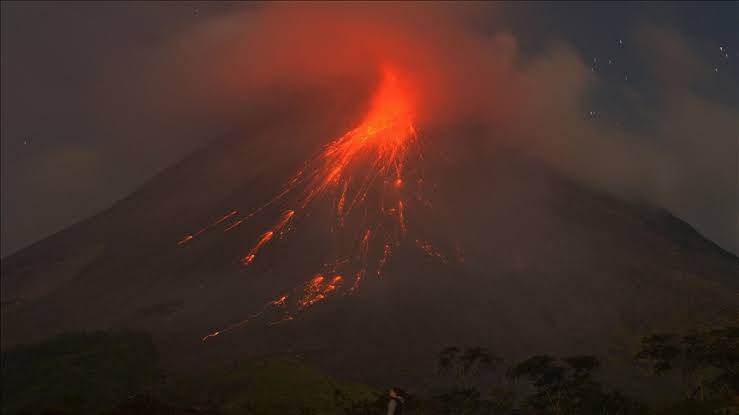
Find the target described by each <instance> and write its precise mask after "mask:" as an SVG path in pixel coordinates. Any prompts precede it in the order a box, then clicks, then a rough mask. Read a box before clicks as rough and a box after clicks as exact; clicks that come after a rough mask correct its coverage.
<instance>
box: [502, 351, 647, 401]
mask: <svg viewBox="0 0 739 415" xmlns="http://www.w3.org/2000/svg"><path fill="white" fill-rule="evenodd" d="M599 366H600V362H599V361H598V359H597V358H595V357H594V356H587V355H581V356H572V357H566V358H562V359H556V358H554V357H552V356H547V355H538V356H533V357H531V358H529V359H526V360H524V361H523V362H521V363H519V364H517V365H515V366H513V367H512V368H510V369H509V370H508V372H507V376H508V377H509V378H510V379H512V380H517V379H524V380H527V381H528V382H530V383H531V384H532V386H533V387H534V390H535V392H534V393H533V394H532V395H530V396H528V397H527V398H526V401H525V403H526V405H527V406H528V407H530V408H532V409H534V410H536V411H537V413H541V414H556V415H560V414H630V413H639V412H641V411H642V410H643V409H644V408H643V407H642V405H638V404H636V403H635V402H633V401H631V400H629V399H627V398H626V397H624V396H623V395H621V394H620V393H618V392H615V391H607V390H605V389H604V388H603V387H602V386H601V385H600V384H599V383H597V382H596V381H595V380H594V379H593V372H594V371H595V370H596V369H598V367H599Z"/></svg>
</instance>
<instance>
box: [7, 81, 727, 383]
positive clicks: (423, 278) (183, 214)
mask: <svg viewBox="0 0 739 415" xmlns="http://www.w3.org/2000/svg"><path fill="white" fill-rule="evenodd" d="M390 95H393V91H392V90H391V91H390ZM391 101H392V102H393V103H397V99H395V98H394V97H392V99H391ZM401 107H402V105H401ZM375 112H376V113H377V111H375ZM399 113H400V114H401V116H402V117H406V116H408V115H407V112H406V111H405V109H402V110H401V111H399ZM379 114H380V119H384V118H383V117H384V116H385V115H386V114H385V113H384V112H383V111H379ZM393 114H395V113H393ZM394 116H395V115H393V117H394ZM393 117H390V118H393ZM376 119H377V118H371V117H370V118H369V121H373V120H376ZM393 119H394V118H393ZM367 120H368V119H365V121H364V122H360V124H359V127H358V128H360V129H361V128H364V127H367V128H368V129H367V130H366V131H370V130H371V131H384V129H383V128H385V127H382V126H380V127H379V128H375V127H377V125H375V124H372V123H371V122H369V121H367ZM271 121H272V120H265V122H263V123H262V124H261V125H259V126H253V127H251V128H250V129H249V130H248V131H249V132H248V133H246V134H238V136H234V137H225V138H220V139H217V140H214V141H213V142H212V144H210V145H209V146H207V147H206V148H203V149H201V150H200V151H198V152H196V153H194V154H192V155H191V156H190V157H188V158H186V159H185V160H183V161H181V162H180V163H178V164H176V165H174V166H172V167H170V168H168V169H167V170H165V171H163V172H161V173H160V174H159V175H157V176H156V177H154V178H153V179H151V180H150V181H149V182H148V183H146V184H145V185H144V186H143V187H141V188H140V189H139V190H137V191H136V192H134V193H133V194H131V195H130V196H129V197H127V198H125V199H123V200H121V201H119V202H118V203H116V204H115V205H114V206H112V207H111V208H109V209H108V210H106V211H104V212H102V213H100V214H98V215H96V216H94V217H92V218H90V219H88V220H85V221H83V222H81V223H78V224H76V225H74V226H72V227H70V228H68V229H66V230H64V231H62V232H60V233H58V234H56V235H53V236H51V237H49V238H47V239H45V240H43V241H41V242H39V243H36V244H35V245H33V246H31V247H29V248H26V249H24V250H22V251H20V252H18V253H16V254H14V255H12V256H10V257H8V258H6V259H4V260H3V261H2V346H3V349H7V348H9V347H12V346H14V345H17V344H21V343H27V342H33V341H39V340H42V339H44V338H46V337H48V336H51V335H53V334H56V333H59V332H63V331H68V330H90V329H107V328H111V327H113V328H116V327H127V328H137V329H143V330H147V331H149V332H151V333H152V334H153V336H154V339H155V341H156V342H157V344H158V346H159V347H160V350H161V351H162V355H163V358H164V363H165V364H166V365H167V367H169V368H171V369H172V370H181V371H187V370H190V369H192V368H195V367H202V366H213V365H218V364H221V363H224V362H228V361H231V360H232V359H238V358H241V357H247V356H260V355H266V354H293V355H301V356H304V357H305V358H307V359H309V360H311V361H314V362H316V363H317V364H319V365H321V366H322V367H324V368H327V369H328V370H331V371H334V372H337V373H340V374H343V375H347V376H351V377H354V378H359V379H363V380H369V381H373V382H397V381H405V382H418V381H422V380H423V379H425V378H426V377H427V376H430V375H431V374H432V373H433V371H434V369H435V366H434V365H435V356H436V353H438V351H439V350H440V349H442V348H443V347H445V346H448V345H461V346H466V345H469V346H476V345H479V346H483V347H487V348H488V349H490V350H492V351H494V352H495V353H496V354H499V355H501V356H503V357H505V358H506V359H510V360H515V359H517V358H523V357H527V356H529V355H532V354H535V353H549V354H554V355H573V354H578V353H587V354H595V355H598V356H609V357H627V356H629V355H630V354H632V353H633V347H634V345H635V344H636V342H637V341H638V338H639V336H641V335H644V334H647V333H649V332H651V331H654V330H661V329H674V328H681V327H686V326H694V325H699V324H711V323H716V322H721V321H725V320H726V319H733V318H735V317H736V315H737V311H739V302H738V301H737V297H736V293H737V290H739V279H737V275H739V260H738V259H737V257H735V256H734V255H732V254H730V253H727V252H725V251H723V250H722V249H721V248H719V247H718V246H717V245H715V244H713V243H712V242H710V241H708V240H706V239H705V238H703V237H702V236H701V235H699V234H698V233H697V232H695V231H694V230H693V229H692V228H691V227H690V226H689V225H687V224H686V223H684V222H683V221H681V220H679V219H677V218H675V217H673V216H672V215H670V214H669V213H668V212H667V211H665V210H662V209H660V208H657V207H654V206H650V205H648V204H645V203H639V202H634V201H629V200H626V199H623V198H619V197H617V196H613V195H611V194H608V193H605V192H602V191H598V190H596V189H593V188H590V187H587V186H584V185H581V184H579V182H577V181H574V180H571V179H569V178H567V177H566V176H563V175H561V174H559V173H558V172H557V171H556V170H553V169H551V168H549V167H547V166H546V165H543V164H541V163H539V162H537V161H536V160H533V159H531V158H529V157H527V156H525V155H524V154H522V153H521V152H519V151H516V150H515V149H512V148H507V149H506V148H495V150H494V151H493V150H491V149H489V148H487V147H485V145H484V144H483V142H484V141H485V140H484V137H481V134H483V133H480V132H479V131H477V130H475V128H462V129H460V128H455V129H449V130H434V131H418V132H416V131H415V130H414V129H413V127H412V123H411V122H410V121H408V120H406V119H405V118H403V123H402V124H401V125H400V127H398V126H397V125H396V124H392V126H391V127H390V130H391V131H390V133H389V134H390V138H386V140H390V141H391V142H393V143H395V144H393V145H392V146H386V142H385V141H383V143H381V144H379V145H378V147H373V148H375V150H374V151H376V153H374V154H379V155H380V156H378V157H377V158H376V159H375V162H373V161H372V160H370V161H366V160H365V161H364V162H362V163H363V164H362V165H361V166H360V167H357V168H358V169H360V170H361V169H372V168H377V165H378V164H379V165H380V168H381V169H384V170H382V171H383V173H382V174H381V175H379V176H378V178H377V179H376V180H374V181H373V182H372V183H375V184H372V185H369V184H366V183H365V182H362V181H360V182H359V184H356V183H355V182H351V181H350V177H351V175H348V174H346V173H345V172H344V171H343V170H341V169H343V168H344V167H346V166H349V165H350V164H351V163H354V162H355V161H354V158H352V157H353V155H352V154H354V152H359V151H365V150H359V149H358V147H354V146H359V145H361V146H364V145H365V144H363V143H364V141H362V144H357V142H352V143H351V144H346V143H348V141H346V140H348V139H351V140H355V139H357V137H359V139H360V140H365V138H362V137H364V136H363V134H365V133H364V132H362V131H365V130H361V131H359V130H357V129H354V130H352V128H353V127H351V126H352V125H353V124H352V123H351V122H350V123H347V124H346V125H343V124H342V125H340V126H339V125H337V123H331V122H321V121H316V120H314V119H311V117H310V116H307V115H306V116H303V117H302V118H301V117H300V116H292V117H291V118H289V119H288V120H287V121H285V120H281V122H271ZM368 122H369V124H368ZM370 124H371V125H370ZM368 125H369V127H368ZM347 126H349V128H348V129H347V128H346V127H347ZM409 126H410V127H409ZM347 130H349V131H350V133H349V135H346V134H345V133H344V131H347ZM396 130H397V131H396ZM351 131H354V132H353V133H351ZM358 131H359V132H358ZM398 131H400V132H398ZM342 134H344V135H342ZM367 134H369V133H367ZM373 134H374V133H373ZM416 134H417V135H418V138H417V139H418V140H419V141H421V140H423V141H424V143H425V144H424V146H425V147H426V150H428V151H425V152H424V153H423V154H424V155H423V162H424V164H423V168H421V167H418V166H417V165H413V166H411V165H410V164H409V165H407V166H406V165H404V162H403V160H405V158H400V156H399V155H398V154H396V153H394V151H395V150H396V149H397V148H398V147H396V145H400V147H401V148H402V149H403V154H407V151H408V150H407V148H406V142H410V141H413V140H416ZM330 137H339V139H337V140H336V141H333V142H331V141H330V140H329V141H327V138H330ZM346 137H349V138H348V139H347V138H346ZM367 137H369V135H368V136H367ZM408 137H410V138H408ZM406 138H407V139H408V140H409V141H405V140H406ZM342 140H344V141H342ZM393 140H394V141H393ZM332 143H334V144H332ZM336 143H338V144H336ZM342 143H344V144H346V145H344V144H342ZM399 143H400V144H399ZM337 145H338V147H337ZM332 146H333V147H332ZM362 148H363V147H362ZM321 149H324V150H321ZM332 149H333V150H332ZM337 152H338V153H341V154H339V155H336V154H337ZM316 153H317V154H318V156H315V157H316V158H310V157H306V154H309V155H310V154H316ZM311 157H313V156H311ZM306 159H307V160H309V161H308V162H307V163H306ZM418 159H420V157H418ZM310 160H318V161H313V162H311V161H310ZM377 160H380V162H377ZM311 166H315V170H310V169H311ZM336 166H338V170H337V169H336V168H334V167H336ZM414 166H415V167H414ZM296 171H297V172H301V171H314V173H313V174H312V175H307V176H302V177H303V179H301V178H298V179H296V177H299V176H295V172H296ZM421 171H422V174H421ZM305 177H307V178H305ZM301 180H302V183H305V189H306V190H305V191H298V190H296V191H295V192H293V193H295V194H296V196H294V198H293V199H291V197H292V196H290V195H291V194H293V193H291V192H292V191H293V189H294V188H295V186H296V183H298V182H300V181H301ZM286 183H287V185H286ZM353 186H354V187H353ZM373 186H374V187H373ZM411 187H412V188H413V191H412V192H410V191H409V193H407V194H405V193H404V195H405V196H406V197H407V198H406V199H403V198H399V197H398V196H393V194H394V193H393V194H390V195H388V194H389V193H391V192H397V191H400V190H404V189H407V188H411ZM421 188H422V189H423V196H418V194H419V193H418V190H419V189H421ZM280 189H283V190H280ZM326 189H333V190H334V191H333V192H328V191H327V190H326ZM347 189H349V190H347ZM357 189H359V190H357ZM372 189H385V190H386V191H387V192H388V193H385V192H384V191H385V190H383V191H380V190H378V191H377V192H375V191H373V190H372ZM347 192H348V194H349V196H348V197H347ZM324 194H327V196H326V197H323V196H321V195H324ZM301 195H302V196H301ZM352 195H353V196H352ZM349 199H351V200H354V202H348V201H347V200H349ZM388 200H390V202H388ZM404 200H405V201H406V204H403V201H404ZM362 201H365V202H366V204H367V206H371V207H369V208H368V207H362V206H363V205H361V203H360V202H362ZM386 202H387V204H385V203H386ZM411 202H413V203H411ZM351 204H354V205H357V204H359V205H360V207H359V208H357V209H355V210H354V212H355V213H356V218H355V217H354V216H351V215H349V214H347V213H346V212H347V210H346V209H347V206H349V205H351ZM378 206H379V207H378ZM404 206H405V207H404ZM404 209H406V210H405V211H404ZM376 211H377V212H381V215H379V216H377V217H372V216H371V215H372V214H373V213H372V212H376ZM332 212H333V213H332ZM368 212H369V213H368ZM368 216H369V217H370V218H369V219H367V217H368ZM368 223H370V225H371V226H370V227H367V226H366V225H367V224H368ZM378 234H379V235H382V236H381V237H377V236H375V235H378ZM355 288H356V289H355ZM288 305H289V306H288ZM616 360H617V359H616Z"/></svg>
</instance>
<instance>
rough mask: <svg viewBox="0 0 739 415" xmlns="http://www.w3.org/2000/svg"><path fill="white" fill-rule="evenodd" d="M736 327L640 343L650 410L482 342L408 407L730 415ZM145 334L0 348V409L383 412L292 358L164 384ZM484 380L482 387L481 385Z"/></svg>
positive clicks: (735, 390)
mask: <svg viewBox="0 0 739 415" xmlns="http://www.w3.org/2000/svg"><path fill="white" fill-rule="evenodd" d="M738 351H739V330H738V329H737V328H736V327H728V328H717V329H710V330H702V331H694V332H690V333H686V334H682V335H678V334H669V333H663V334H654V335H650V336H646V337H644V338H643V339H642V342H641V348H640V350H639V351H638V353H637V354H636V356H635V361H636V362H637V363H638V364H640V365H641V366H642V367H644V369H646V370H647V371H648V372H649V373H652V374H654V375H655V376H671V377H674V378H675V379H677V380H680V381H681V382H682V384H683V385H684V389H685V393H684V396H683V398H682V399H681V400H676V401H674V402H672V403H670V404H669V405H668V406H666V407H661V408H649V407H648V406H646V405H644V404H642V403H639V402H636V401H634V400H633V399H630V398H628V397H626V396H625V395H623V394H622V393H620V392H619V391H617V390H614V389H612V388H609V387H607V386H604V385H601V384H600V383H599V382H598V381H597V380H596V379H597V376H596V374H597V372H598V370H599V369H600V361H599V360H598V359H597V358H596V357H595V356H588V355H581V356H570V357H563V358H556V357H553V356H548V355H537V356H532V357H530V358H528V359H525V360H523V361H521V362H517V363H514V364H511V365H504V362H503V359H502V358H500V357H497V356H495V355H494V354H493V353H491V352H490V351H488V350H486V349H484V348H482V347H469V348H459V347H456V346H450V347H447V348H445V349H443V350H441V351H440V353H439V355H438V362H437V363H438V376H439V380H440V384H443V385H444V386H443V388H442V389H440V390H437V391H436V392H435V393H431V394H429V395H427V396H420V395H419V396H412V397H409V399H408V401H407V404H406V408H405V411H404V413H406V414H430V415H437V414H438V415H443V414H458V415H465V414H470V415H472V414H476V415H477V414H480V415H482V414H491V415H494V414H510V413H515V412H513V411H514V410H517V411H518V410H520V412H518V413H521V414H532V415H533V414H536V415H581V414H582V415H585V414H588V415H589V414H597V415H637V414H639V415H642V414H644V415H667V414H678V415H679V414H711V415H728V414H736V413H738V412H739V402H737V396H739V387H738V386H739V382H737V373H738V371H737V369H738V367H737V366H738V365H739V355H737V353H738ZM163 379H164V378H163V377H162V376H161V375H160V370H159V369H158V366H157V355H156V350H155V349H154V346H153V344H152V342H151V339H150V338H149V336H148V335H146V334H143V333H136V332H94V333H71V334H64V335H61V336H57V337H54V338H52V339H50V340H48V341H46V342H43V343H40V344H36V345H30V346H23V347H19V348H17V349H15V350H12V351H9V352H7V353H3V355H2V390H3V401H2V402H3V403H2V412H3V414H40V413H44V414H47V415H50V414H65V413H69V414H86V413H89V414H93V413H94V414H102V415H128V414H157V415H159V414H161V415H165V414H166V415H179V414H183V415H184V414H190V415H198V414H200V415H216V414H260V415H261V414H264V415H271V414H287V415H290V414H295V415H303V414H349V415H365V414H367V415H368V414H381V413H384V410H385V409H384V408H385V406H386V404H387V397H386V396H385V394H384V391H382V390H380V389H378V388H374V387H371V386H368V385H362V384H357V383H351V382H343V381H339V380H336V379H334V378H332V377H330V376H328V375H326V374H324V373H322V372H321V371H319V370H317V369H315V368H313V367H310V366H308V365H306V364H305V363H304V362H302V361H300V360H297V359H294V358H269V359H253V360H246V361H241V362H234V364H232V365H231V366H230V367H228V368H216V369H211V370H207V371H204V372H202V373H198V374H192V375H189V376H186V377H178V378H173V379H168V380H167V381H166V382H164V381H163ZM485 385H488V386H487V387H486V386H485Z"/></svg>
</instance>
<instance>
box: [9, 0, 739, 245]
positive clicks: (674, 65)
mask: <svg viewBox="0 0 739 415" xmlns="http://www.w3.org/2000/svg"><path fill="white" fill-rule="evenodd" d="M259 7H262V6H260V5H254V4H247V5H244V4H237V3H225V4H218V3H211V2H208V3H202V4H200V3H184V4H183V3H166V4H151V3H146V4H144V3H130V4H126V3H108V2H104V3H103V2H101V3H57V4H46V3H33V4H27V3H14V2H3V3H2V252H1V254H2V256H6V255H8V254H11V253H13V252H15V251H17V250H19V249H21V248H23V247H25V246H28V245H29V244H32V243H33V242H35V241H38V240H40V239H42V238H44V237H46V236H48V235H50V234H53V233H55V232H57V231H59V230H62V229H64V228H66V227H68V226H70V225H71V224H73V223H75V222H78V221H80V220H83V219H85V218H87V217H89V216H91V215H93V214H95V213H97V212H100V211H101V210H103V209H105V208H107V207H109V206H110V205H112V204H113V203H114V202H115V201H117V200H119V199H121V198H123V197H125V196H126V195H128V194H130V193H131V192H132V191H134V190H135V189H136V188H138V187H139V186H140V185H141V184H142V183H144V182H145V181H146V180H147V179H149V178H151V177H152V176H154V175H155V174H157V173H158V172H160V171H162V170H163V169H165V168H166V167H168V166H170V165H172V164H173V163H175V162H176V161H178V160H180V159H182V158H183V157H185V156H186V155H188V154H190V153H191V152H192V151H194V150H195V149H197V148H199V147H201V146H204V145H206V144H208V143H209V142H210V141H211V140H213V139H214V138H216V137H218V136H219V135H220V134H223V133H225V132H227V131H229V130H230V128H231V126H230V125H228V123H225V122H220V120H221V118H219V117H213V116H212V111H209V110H206V109H200V108H198V106H197V105H185V104H182V105H179V104H171V105H170V104H167V103H168V102H180V101H187V94H188V92H189V89H188V88H189V87H190V86H191V85H188V84H181V85H184V87H171V86H160V85H159V84H158V83H156V82H151V81H150V80H149V78H147V76H148V74H149V73H150V72H152V68H161V67H162V66H161V63H160V62H159V61H157V63H154V62H153V60H152V59H153V58H152V55H153V54H152V50H157V51H162V50H165V51H166V52H167V53H166V58H163V59H164V60H165V61H166V65H171V67H173V68H174V67H177V68H179V69H180V70H182V68H187V65H188V64H189V63H190V62H191V61H190V60H188V59H186V58H185V56H189V55H188V54H187V53H186V52H185V51H186V50H187V48H188V47H189V45H188V44H187V43H185V44H178V43H173V42H172V39H175V38H179V37H181V36H182V34H187V33H190V32H191V31H194V30H196V29H197V28H198V27H202V25H203V24H204V22H205V23H207V22H208V21H213V22H218V21H219V19H225V18H228V17H229V16H230V15H239V14H249V13H251V12H253V11H254V10H257V9H258V8H259ZM406 7H408V6H406ZM737 22H739V6H738V5H737V3H735V2H724V3H708V2H702V3H693V4H691V3H675V4H671V3H659V4H634V3H605V2H598V3H593V4H586V3H577V4H567V3H556V4H555V3H552V4H547V3H536V4H526V3H519V2H517V3H515V4H513V3H510V4H508V3H499V4H493V5H485V6H482V7H481V12H480V18H479V19H476V20H475V22H474V24H475V25H476V26H477V27H475V28H474V30H477V31H480V32H484V33H488V32H489V33H491V34H492V33H496V32H500V31H506V32H509V33H510V34H512V35H513V37H515V39H516V40H517V42H518V45H519V47H520V50H521V57H522V59H526V58H527V57H531V56H536V55H537V54H538V53H540V52H541V51H542V50H544V49H545V48H546V47H547V46H548V45H550V44H551V43H552V42H561V43H562V44H566V45H569V46H570V47H572V48H574V50H575V51H576V52H577V56H578V58H579V60H580V61H582V62H583V63H584V64H586V65H588V66H589V67H590V71H591V72H592V75H593V76H594V79H595V81H594V82H593V83H592V84H589V87H588V89H587V91H586V97H584V99H583V100H582V102H579V105H578V107H577V111H578V112H579V114H578V116H579V117H582V118H583V119H585V120H587V122H590V123H594V124H596V125H597V126H598V128H599V129H600V130H602V131H617V132H619V135H618V136H619V137H621V139H623V140H634V141H636V142H637V143H636V144H638V145H639V146H642V145H644V146H648V147H649V148H650V149H651V151H653V152H654V153H655V154H669V155H670V157H671V160H676V163H675V164H674V166H673V167H672V170H671V174H670V175H669V180H668V181H669V186H668V185H665V187H664V188H660V187H646V186H645V187H643V188H639V189H638V191H637V193H639V192H641V193H647V194H646V195H640V196H641V197H643V198H645V199H648V200H651V201H656V202H657V203H659V204H661V205H663V206H664V207H666V208H667V209H669V210H670V211H671V212H673V213H674V214H675V215H676V216H678V217H680V218H682V219H684V220H686V221H687V222H689V223H690V224H691V225H693V226H694V227H695V228H696V229H698V230H699V231H700V232H701V233H702V234H703V235H705V236H706V237H708V238H709V239H711V240H713V241H715V242H716V243H718V244H719V245H721V246H722V247H724V248H725V249H727V250H730V251H732V252H734V253H737V252H738V250H739V240H738V234H739V213H738V212H739V206H738V203H739V202H738V199H739V196H738V194H737V192H738V190H737V188H738V187H739V185H738V184H737V183H738V179H739V165H738V164H737V158H738V157H739V66H738V65H737V60H739V24H737ZM471 24H473V23H471ZM185 38H186V37H185ZM172 45H176V46H172ZM178 48H182V49H178ZM154 55H156V54H154ZM160 55H161V54H160ZM159 58H161V56H156V59H159ZM166 65H165V66H164V67H165V68H166V67H167V66H166ZM185 70H186V69H185ZM553 70H555V69H553ZM152 79H155V78H152ZM186 79H189V78H186ZM553 79H556V77H553ZM200 81H201V80H199V79H198V78H195V79H194V80H192V79H191V82H195V83H198V82H200ZM202 82H204V83H206V82H207V80H202ZM172 85H178V84H176V83H174V84H172ZM193 88H195V87H194V86H193ZM152 95H156V96H157V97H158V98H162V97H163V98H162V99H152ZM181 97H185V99H184V100H181V99H179V98H181ZM152 101H155V103H154V104H152ZM162 102H164V103H165V104H162ZM178 105H179V106H178ZM158 106H164V107H162V108H163V109H162V111H157V108H160V107H158ZM165 107H166V108H165ZM172 107H176V108H174V109H173V108H172ZM602 157H604V159H606V158H607V157H608V155H602ZM634 157H635V158H639V157H641V155H639V154H635V155H634ZM623 160H626V161H625V162H626V163H628V158H626V159H623ZM627 167H628V166H627ZM637 187H638V186H637Z"/></svg>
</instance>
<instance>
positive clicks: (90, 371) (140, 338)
mask: <svg viewBox="0 0 739 415" xmlns="http://www.w3.org/2000/svg"><path fill="white" fill-rule="evenodd" d="M156 367H157V352H156V349H155V347H154V344H153V343H152V341H151V337H150V336H149V335H148V334H146V333H139V332H129V331H120V332H89V333H67V334H61V335H59V336H56V337H53V338H51V339H49V340H47V341H44V342H41V343H38V344H34V345H27V346H20V347H17V348H15V349H13V350H10V351H8V352H3V353H2V390H3V404H2V411H3V413H4V414H5V413H11V412H15V411H17V410H19V409H20V408H24V409H25V410H27V411H29V412H38V411H40V410H41V409H43V408H58V409H57V411H58V412H60V413H61V412H62V411H65V410H66V411H70V412H73V413H92V412H97V411H99V410H102V409H105V408H109V407H111V406H112V405H114V404H115V403H116V402H119V401H122V400H124V399H125V398H126V397H128V396H130V395H132V394H136V393H138V392H140V391H142V390H146V389H148V388H151V386H152V385H153V383H154V381H155V378H156V375H157V373H156Z"/></svg>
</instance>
